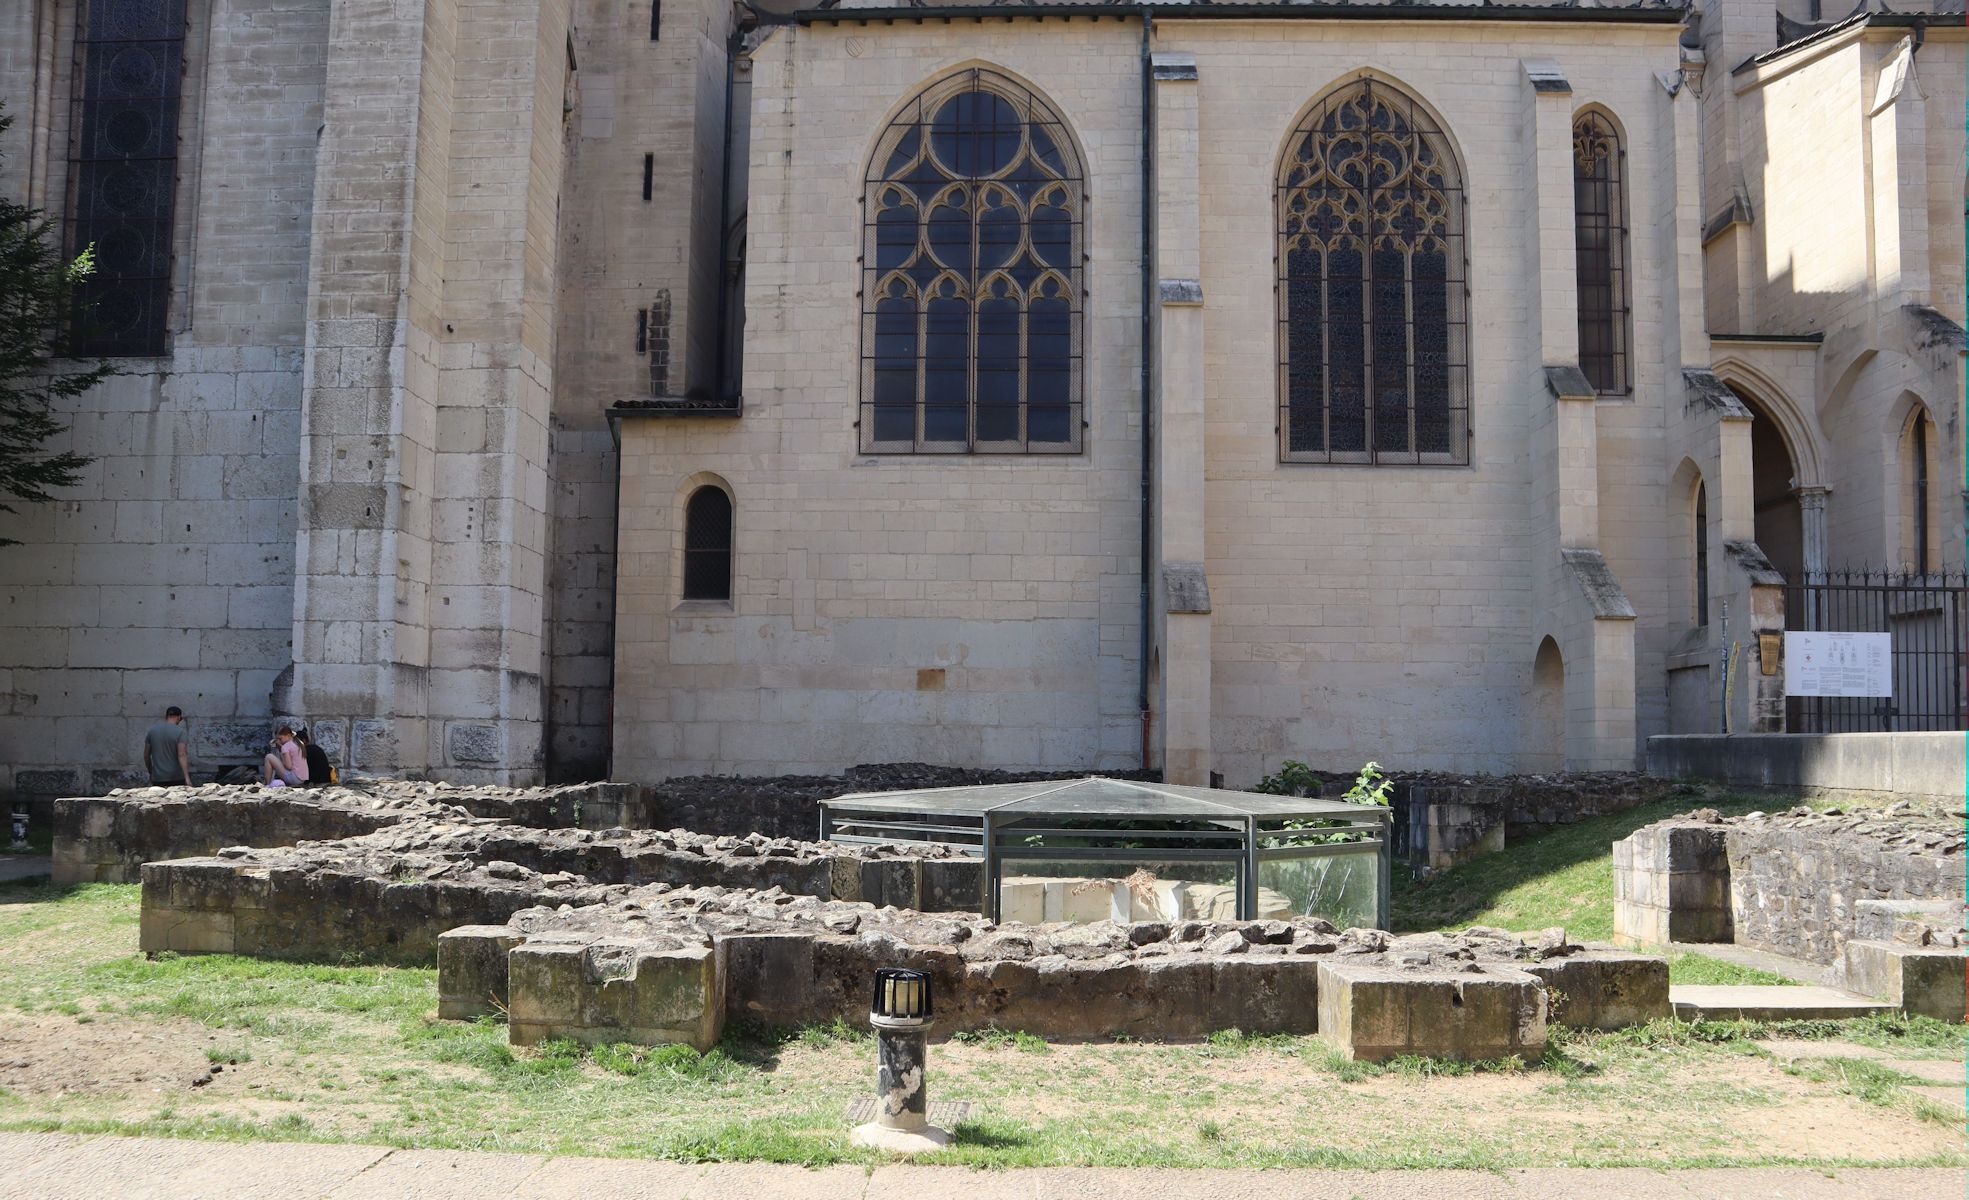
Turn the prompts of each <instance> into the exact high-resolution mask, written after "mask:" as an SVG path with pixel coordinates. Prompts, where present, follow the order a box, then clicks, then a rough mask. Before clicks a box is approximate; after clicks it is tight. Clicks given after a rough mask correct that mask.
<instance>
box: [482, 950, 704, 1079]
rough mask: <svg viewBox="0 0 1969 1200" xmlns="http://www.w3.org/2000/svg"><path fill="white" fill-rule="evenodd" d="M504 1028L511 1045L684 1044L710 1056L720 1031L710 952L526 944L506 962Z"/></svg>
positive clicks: (515, 951)
mask: <svg viewBox="0 0 1969 1200" xmlns="http://www.w3.org/2000/svg"><path fill="white" fill-rule="evenodd" d="M507 986H508V1004H509V1007H508V1009H507V1021H508V1027H509V1030H510V1036H511V1039H512V1042H513V1044H514V1045H517V1046H530V1045H533V1044H534V1043H536V1042H540V1041H544V1040H546V1039H549V1038H570V1039H573V1040H575V1041H581V1042H593V1043H602V1042H636V1043H641V1044H644V1045H655V1044H663V1043H669V1042H684V1043H688V1044H689V1045H692V1046H695V1047H696V1048H697V1049H698V1050H700V1051H703V1050H709V1049H711V1047H712V1046H714V1045H716V1044H717V1042H718V1037H719V1035H720V1034H721V1033H722V1032H723V1031H724V1022H725V999H724V992H723V974H722V973H721V972H720V971H719V969H718V962H717V951H715V950H714V949H713V948H712V947H711V946H709V945H695V946H681V947H677V948H657V947H656V946H653V945H651V944H650V943H648V942H646V941H632V940H626V939H612V938H581V937H578V936H574V935H563V936H562V937H561V938H557V939H551V940H550V939H541V940H539V941H528V942H527V943H526V944H524V945H520V946H517V947H515V948H514V949H513V951H512V953H511V954H510V955H509V956H508V958H507Z"/></svg>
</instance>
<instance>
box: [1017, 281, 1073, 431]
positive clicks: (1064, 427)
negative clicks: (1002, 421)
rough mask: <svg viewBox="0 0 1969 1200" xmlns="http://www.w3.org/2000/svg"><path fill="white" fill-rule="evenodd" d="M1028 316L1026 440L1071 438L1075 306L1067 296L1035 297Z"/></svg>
mask: <svg viewBox="0 0 1969 1200" xmlns="http://www.w3.org/2000/svg"><path fill="white" fill-rule="evenodd" d="M1056 290H1057V289H1056ZM1027 320H1028V327H1027V333H1026V361H1027V374H1026V380H1027V383H1026V391H1027V402H1028V404H1029V405H1030V408H1029V410H1028V413H1027V417H1026V440H1027V441H1031V442H1051V443H1060V442H1066V441H1071V440H1072V438H1073V408H1072V397H1073V307H1072V306H1071V305H1070V304H1068V303H1067V301H1066V300H1065V299H1063V298H1056V299H1050V300H1047V299H1041V300H1034V301H1033V302H1032V312H1031V316H1030V317H1029V318H1028V319H1027Z"/></svg>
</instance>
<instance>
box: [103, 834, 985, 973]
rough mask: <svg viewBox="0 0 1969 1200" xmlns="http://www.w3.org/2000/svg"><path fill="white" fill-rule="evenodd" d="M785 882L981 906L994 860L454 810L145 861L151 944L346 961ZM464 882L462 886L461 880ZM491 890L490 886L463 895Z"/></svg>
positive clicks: (922, 904)
mask: <svg viewBox="0 0 1969 1200" xmlns="http://www.w3.org/2000/svg"><path fill="white" fill-rule="evenodd" d="M645 884H664V885H667V886H673V887H678V886H682V887H713V888H737V889H747V890H769V889H777V890H779V891H782V892H784V893H786V894H788V895H803V896H813V897H818V898H820V899H842V900H866V901H870V902H873V903H880V904H884V905H895V906H900V907H906V908H911V909H918V910H922V911H929V912H937V911H967V912H975V911H977V910H978V908H979V905H980V900H981V898H982V893H983V865H982V864H981V863H980V862H979V861H978V860H977V859H974V858H966V857H962V856H958V855H956V854H953V853H951V852H948V851H943V850H941V849H939V848H934V847H911V848H909V850H908V852H905V851H904V850H902V849H899V848H891V847H879V846H872V847H864V846H853V847H850V846H836V845H830V844H824V843H814V842H795V841H791V840H789V839H769V838H765V837H761V836H760V835H758V834H753V835H751V836H750V837H749V838H735V837H709V836H706V835H703V834H695V833H691V832H690V831H688V830H683V829H673V830H667V831H656V830H633V831H632V830H626V829H610V830H601V831H594V830H579V829H526V828H523V827H520V826H516V825H509V824H505V823H503V822H498V821H494V820H491V819H490V818H484V817H471V816H466V815H464V814H463V813H459V814H458V815H456V816H455V817H453V818H452V819H450V820H439V819H433V818H429V817H413V818H408V819H405V820H402V821H399V822H398V823H396V824H394V825H391V826H389V827H388V828H385V829H381V830H378V831H376V832H374V833H369V834H364V835H362V836H360V837H351V838H344V839H341V840H339V841H334V842H326V843H323V842H307V843H303V844H300V845H296V846H288V847H277V848H250V847H245V846H233V847H227V848H225V849H222V850H221V851H220V852H219V853H218V854H217V855H215V856H205V857H198V858H187V859H178V860H172V861H167V862H153V863H150V864H147V865H146V866H145V867H144V868H143V885H144V887H143V914H144V915H143V929H142V941H141V945H142V948H143V949H144V950H145V951H147V952H152V953H155V952H157V951H164V950H170V951H176V952H179V953H233V954H251V955H258V956H261V957H271V958H289V959H300V960H306V961H313V962H340V961H345V960H348V959H351V958H359V959H363V960H367V961H378V962H390V963H400V964H429V963H431V962H432V961H434V960H435V956H436V953H437V944H438V937H439V935H440V934H442V933H443V932H444V931H445V930H447V929H450V928H453V927H454V926H458V925H481V924H493V923H498V922H502V921H504V920H506V918H507V917H509V916H510V915H511V914H513V913H514V912H517V911H518V910H519V909H522V908H526V907H529V906H531V905H535V904H541V903H554V904H563V903H568V904H581V903H592V902H593V901H594V899H595V898H596V897H598V896H600V895H602V894H604V893H603V892H601V891H598V890H597V889H605V888H607V887H608V886H610V885H620V886H639V885H645ZM460 889H463V890H462V891H461V890H460ZM473 889H481V890H483V891H484V892H485V895H484V896H478V897H474V896H469V895H466V894H465V893H469V892H471V891H472V890H473Z"/></svg>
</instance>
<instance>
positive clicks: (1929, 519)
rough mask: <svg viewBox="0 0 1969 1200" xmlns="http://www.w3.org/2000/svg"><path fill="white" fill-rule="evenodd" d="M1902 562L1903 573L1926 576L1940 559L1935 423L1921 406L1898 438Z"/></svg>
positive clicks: (1909, 419) (1917, 407)
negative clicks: (1900, 480)
mask: <svg viewBox="0 0 1969 1200" xmlns="http://www.w3.org/2000/svg"><path fill="white" fill-rule="evenodd" d="M1901 446H1902V449H1901V478H1902V480H1903V481H1904V482H1903V484H1902V487H1901V530H1902V532H1901V560H1902V563H1903V564H1904V566H1905V567H1906V569H1908V570H1911V571H1913V572H1915V573H1916V574H1919V575H1926V574H1927V573H1928V572H1930V571H1932V570H1934V569H1935V567H1936V564H1937V562H1938V560H1939V559H1940V558H1941V554H1940V553H1939V551H1940V543H1939V540H1938V539H1937V538H1936V526H1937V525H1938V524H1939V523H1940V522H1938V521H1937V520H1936V516H1937V513H1936V508H1935V499H1936V487H1935V478H1936V475H1937V471H1936V469H1935V468H1936V454H1935V451H1936V449H1937V445H1936V438H1935V422H1934V421H1932V420H1930V419H1929V417H1928V410H1927V408H1925V407H1924V406H1922V405H1920V404H1916V405H1915V406H1914V412H1913V413H1912V414H1910V415H1909V417H1908V422H1907V428H1906V430H1905V431H1904V432H1903V433H1902V435H1901Z"/></svg>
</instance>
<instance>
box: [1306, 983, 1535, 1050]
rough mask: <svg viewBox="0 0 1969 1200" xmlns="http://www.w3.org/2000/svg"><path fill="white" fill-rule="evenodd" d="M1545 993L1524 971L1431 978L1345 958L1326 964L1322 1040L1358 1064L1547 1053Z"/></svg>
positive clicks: (1321, 995)
mask: <svg viewBox="0 0 1969 1200" xmlns="http://www.w3.org/2000/svg"><path fill="white" fill-rule="evenodd" d="M1545 999H1546V996H1545V991H1544V989H1543V988H1541V987H1540V986H1539V982H1538V980H1536V979H1534V978H1533V977H1532V976H1530V975H1529V974H1526V973H1525V972H1522V971H1517V970H1508V969H1498V970H1486V971H1484V972H1482V973H1479V974H1471V975H1467V976H1458V977H1452V978H1444V977H1440V976H1437V977H1428V976H1421V977H1418V976H1417V975H1415V974H1413V973H1410V972H1405V971H1402V970H1400V969H1395V968H1390V967H1387V966H1383V965H1379V964H1376V965H1357V964H1354V963H1350V962H1347V961H1345V960H1332V961H1322V962H1321V963H1320V964H1319V1035H1320V1039H1321V1040H1322V1041H1324V1042H1326V1043H1327V1044H1328V1045H1330V1046H1332V1047H1333V1048H1334V1049H1336V1050H1338V1051H1339V1052H1340V1053H1341V1054H1343V1055H1345V1056H1346V1057H1348V1058H1351V1059H1358V1060H1361V1061H1365V1062H1384V1061H1386V1060H1388V1059H1390V1058H1396V1057H1399V1056H1401V1055H1404V1054H1420V1055H1438V1056H1442V1057H1448V1058H1457V1059H1463V1060H1466V1061H1480V1060H1486V1059H1501V1058H1509V1057H1511V1056H1513V1055H1516V1056H1518V1057H1521V1058H1525V1059H1535V1058H1538V1057H1539V1056H1541V1055H1543V1054H1544V1052H1545V1019H1546V1012H1545Z"/></svg>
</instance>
